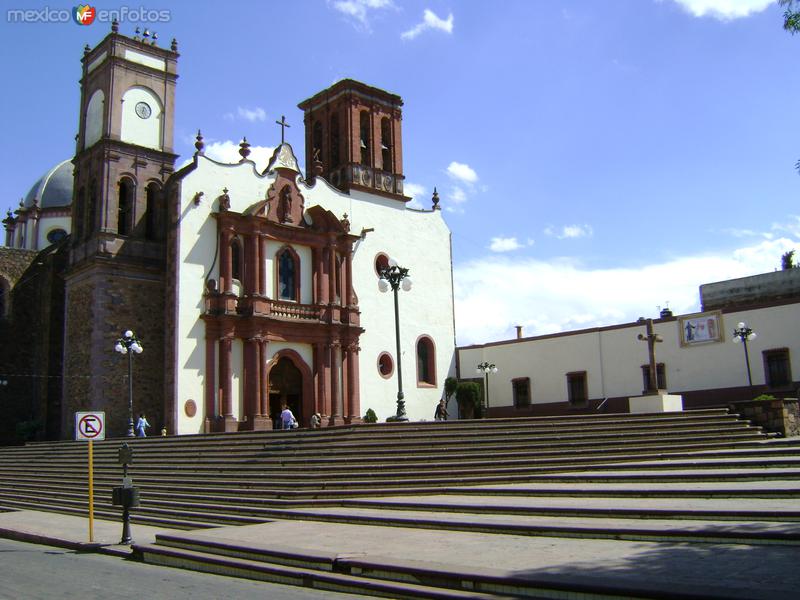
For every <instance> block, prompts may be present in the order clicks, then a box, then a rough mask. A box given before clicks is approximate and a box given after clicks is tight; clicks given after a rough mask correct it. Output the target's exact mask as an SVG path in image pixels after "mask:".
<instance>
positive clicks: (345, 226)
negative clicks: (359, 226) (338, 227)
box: [341, 213, 350, 233]
mask: <svg viewBox="0 0 800 600" xmlns="http://www.w3.org/2000/svg"><path fill="white" fill-rule="evenodd" d="M341 224H342V229H344V231H345V233H350V219H348V218H347V213H344V215H343V216H342V220H341Z"/></svg>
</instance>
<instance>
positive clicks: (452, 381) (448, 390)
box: [444, 377, 458, 402]
mask: <svg viewBox="0 0 800 600" xmlns="http://www.w3.org/2000/svg"><path fill="white" fill-rule="evenodd" d="M457 389H458V380H457V379H456V378H455V377H448V378H447V379H445V380H444V398H445V401H446V402H450V398H452V397H453V394H455V393H456V390H457Z"/></svg>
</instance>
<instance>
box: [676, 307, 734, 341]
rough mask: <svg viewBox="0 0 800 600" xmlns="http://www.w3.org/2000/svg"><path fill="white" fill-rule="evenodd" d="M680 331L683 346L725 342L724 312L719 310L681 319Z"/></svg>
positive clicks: (679, 323) (679, 322) (679, 320)
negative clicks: (723, 330)
mask: <svg viewBox="0 0 800 600" xmlns="http://www.w3.org/2000/svg"><path fill="white" fill-rule="evenodd" d="M678 331H679V334H680V340H681V346H694V345H697V344H710V343H714V342H722V341H725V336H724V334H723V332H722V312H721V311H718V310H714V311H710V312H704V313H695V314H693V315H685V316H683V317H679V318H678Z"/></svg>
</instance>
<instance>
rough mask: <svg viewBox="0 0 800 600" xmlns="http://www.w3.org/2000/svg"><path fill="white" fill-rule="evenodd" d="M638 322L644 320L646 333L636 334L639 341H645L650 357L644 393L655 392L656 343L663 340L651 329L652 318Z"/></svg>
mask: <svg viewBox="0 0 800 600" xmlns="http://www.w3.org/2000/svg"><path fill="white" fill-rule="evenodd" d="M639 322H640V323H641V322H644V324H645V330H646V331H647V335H642V334H641V333H640V334H639V335H638V339H639V340H640V341H646V342H647V354H648V357H649V359H650V361H649V365H648V371H649V373H650V377H649V381H648V386H647V390H645V394H655V393H657V392H658V375H657V373H658V371H657V370H656V343H658V342H663V341H664V340H662V339H661V336H660V335H658V334H656V333H655V332H654V331H653V319H647V320H645V319H639Z"/></svg>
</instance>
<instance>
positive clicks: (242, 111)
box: [236, 106, 267, 123]
mask: <svg viewBox="0 0 800 600" xmlns="http://www.w3.org/2000/svg"><path fill="white" fill-rule="evenodd" d="M236 112H237V113H238V114H239V117H240V118H242V119H244V120H245V121H250V122H251V123H254V122H255V121H265V120H266V118H267V113H266V111H265V110H264V109H263V108H261V107H260V106H256V107H255V108H242V107H241V106H238V107H237V108H236Z"/></svg>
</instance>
